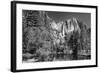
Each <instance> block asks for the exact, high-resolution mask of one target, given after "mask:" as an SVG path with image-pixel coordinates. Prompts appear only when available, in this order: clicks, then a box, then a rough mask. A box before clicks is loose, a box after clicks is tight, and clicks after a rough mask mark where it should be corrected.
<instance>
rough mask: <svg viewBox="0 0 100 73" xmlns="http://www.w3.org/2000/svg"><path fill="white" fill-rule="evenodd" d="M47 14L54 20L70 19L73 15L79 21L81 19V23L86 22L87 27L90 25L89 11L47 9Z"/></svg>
mask: <svg viewBox="0 0 100 73" xmlns="http://www.w3.org/2000/svg"><path fill="white" fill-rule="evenodd" d="M47 14H48V16H49V17H50V18H52V19H53V20H55V21H56V22H58V21H63V20H67V19H71V18H73V17H74V18H76V19H78V20H79V21H82V22H83V23H85V24H87V25H88V26H89V27H90V25H91V14H90V13H76V12H53V11H47Z"/></svg>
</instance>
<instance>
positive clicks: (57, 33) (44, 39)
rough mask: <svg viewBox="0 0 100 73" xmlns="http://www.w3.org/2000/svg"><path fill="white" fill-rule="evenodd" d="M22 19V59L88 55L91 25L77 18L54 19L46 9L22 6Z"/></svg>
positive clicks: (72, 58) (48, 58) (69, 57)
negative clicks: (37, 9)
mask: <svg viewBox="0 0 100 73" xmlns="http://www.w3.org/2000/svg"><path fill="white" fill-rule="evenodd" d="M22 19H23V55H24V56H23V61H31V60H29V59H33V60H34V62H42V61H54V60H79V59H90V57H87V56H90V55H91V53H90V52H91V51H90V50H91V48H90V43H91V42H90V40H91V39H90V35H91V31H90V30H91V29H90V28H87V26H86V25H85V24H83V23H82V22H80V21H78V20H77V19H76V18H72V19H67V20H66V21H60V22H55V21H54V20H52V19H51V18H50V17H49V16H48V15H47V13H46V12H45V11H32V10H23V18H22ZM28 53H29V56H30V57H29V56H26V55H27V54H28ZM25 54H26V55H25ZM25 56H26V57H25ZM84 56H85V57H84ZM80 57H81V58H80ZM33 60H32V62H33Z"/></svg>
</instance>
